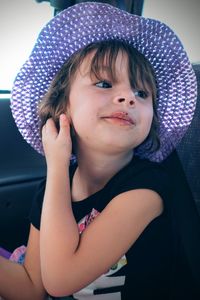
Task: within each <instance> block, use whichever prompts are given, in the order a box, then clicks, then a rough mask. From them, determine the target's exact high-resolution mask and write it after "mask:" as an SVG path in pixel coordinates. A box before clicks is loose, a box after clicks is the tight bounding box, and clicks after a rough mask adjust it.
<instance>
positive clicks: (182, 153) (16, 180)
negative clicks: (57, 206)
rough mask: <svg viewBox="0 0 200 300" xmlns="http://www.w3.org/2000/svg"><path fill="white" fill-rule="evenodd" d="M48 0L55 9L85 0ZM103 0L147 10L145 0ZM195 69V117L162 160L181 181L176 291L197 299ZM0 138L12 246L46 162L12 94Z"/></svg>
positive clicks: (176, 208)
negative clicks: (27, 136)
mask: <svg viewBox="0 0 200 300" xmlns="http://www.w3.org/2000/svg"><path fill="white" fill-rule="evenodd" d="M37 2H42V1H39V0H37ZM48 2H50V5H51V6H52V7H53V8H54V15H55V14H57V13H58V12H60V11H61V10H63V9H64V8H66V7H67V6H70V5H73V4H75V3H79V2H84V1H72V0H71V1H53V0H50V1H48ZM101 2H108V3H110V4H112V5H115V6H118V7H120V8H122V9H124V10H127V11H129V12H131V13H134V14H138V15H141V14H142V7H143V1H101ZM193 69H194V71H195V74H196V77H197V82H198V99H197V106H196V110H195V114H194V118H193V121H192V123H191V125H190V127H189V129H188V131H187V133H186V135H185V136H184V138H183V139H182V141H181V142H180V144H179V145H178V148H177V149H176V150H175V151H174V152H173V153H172V154H171V155H170V156H169V157H168V158H167V159H166V160H165V161H164V162H163V164H164V166H165V167H166V168H167V169H168V170H169V171H170V172H171V174H172V177H173V180H174V182H175V183H176V191H175V194H174V199H172V202H173V214H174V220H175V221H174V222H175V224H174V226H175V227H176V228H177V232H178V236H179V247H180V253H179V256H178V257H177V261H178V264H179V265H180V266H181V267H182V266H184V271H183V272H182V275H181V276H180V273H179V274H178V276H179V280H178V283H177V293H179V295H180V290H182V293H183V294H184V293H187V292H188V295H189V296H188V297H189V298H188V300H189V299H197V298H195V295H196V294H195V293H199V294H198V295H200V287H199V286H200V175H199V174H200V172H199V170H200V153H199V149H200V135H199V128H200V64H193ZM0 141H1V142H0V143H1V146H0V232H1V233H0V247H2V248H4V249H6V250H8V251H9V252H12V251H13V250H14V249H16V248H17V247H18V246H20V245H26V243H27V238H28V233H29V226H30V224H29V212H30V209H31V204H32V201H33V198H34V193H35V191H36V189H37V186H38V184H39V182H40V180H41V179H42V177H43V176H45V172H46V163H45V158H44V157H43V156H42V155H40V154H38V153H37V152H36V151H35V150H34V149H32V148H31V146H30V145H28V144H27V143H26V142H25V141H24V140H23V138H22V136H21V134H20V133H19V132H18V129H17V127H16V125H15V122H14V119H13V117H12V114H11V109H10V95H8V96H7V97H4V98H3V99H0ZM183 285H184V288H183ZM191 291H192V292H191ZM192 293H194V297H193V298H192V296H191V295H193V294H192ZM172 299H173V297H172ZM174 299H176V297H175V296H174ZM180 299H181V298H180ZM199 299H200V298H199Z"/></svg>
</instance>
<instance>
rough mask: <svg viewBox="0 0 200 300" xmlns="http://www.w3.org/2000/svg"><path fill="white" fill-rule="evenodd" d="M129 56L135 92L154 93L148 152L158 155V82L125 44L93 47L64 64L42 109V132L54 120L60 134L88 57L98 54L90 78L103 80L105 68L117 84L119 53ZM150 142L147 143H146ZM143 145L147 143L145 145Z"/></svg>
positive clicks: (105, 43)
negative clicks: (72, 91) (73, 87)
mask: <svg viewBox="0 0 200 300" xmlns="http://www.w3.org/2000/svg"><path fill="white" fill-rule="evenodd" d="M120 51H122V53H126V54H127V57H128V75H129V80H130V84H131V86H132V88H133V89H138V88H139V89H143V90H144V91H146V92H147V93H148V92H151V93H152V98H153V121H152V125H151V129H150V132H149V135H148V137H147V138H146V140H147V139H148V145H149V146H148V150H149V151H152V152H153V151H155V150H157V149H158V148H159V145H160V141H159V138H158V135H157V133H156V132H157V127H158V117H157V110H156V94H157V89H156V81H155V75H154V71H153V68H152V66H151V64H150V63H149V61H148V60H147V59H146V58H145V57H144V55H143V54H141V53H140V52H138V51H137V50H136V49H134V48H133V47H132V46H131V45H129V44H128V43H126V42H125V41H121V40H108V41H103V42H97V43H92V44H89V45H88V46H86V47H84V48H83V49H80V50H79V51H77V52H76V53H74V54H73V55H72V56H70V58H69V59H68V60H67V61H66V62H65V63H64V64H63V66H62V67H61V69H60V70H59V71H58V73H57V74H56V76H55V78H54V79H53V81H52V83H51V85H50V88H49V90H48V92H47V93H46V94H45V96H44V98H43V99H42V101H41V102H40V105H39V117H40V121H41V122H40V124H41V126H40V130H41V129H42V127H43V125H44V124H45V123H46V121H47V119H48V118H52V119H53V120H54V122H55V124H56V126H57V128H58V130H59V116H60V114H61V113H64V112H66V108H67V103H68V99H69V94H70V86H71V84H72V82H73V80H74V79H75V75H76V72H77V70H78V69H79V68H80V66H81V64H82V62H83V60H84V59H85V57H86V56H87V55H88V54H89V53H91V52H94V56H93V58H92V60H91V66H90V75H91V76H93V75H94V76H95V77H96V78H97V79H100V80H101V79H102V78H101V71H102V65H106V67H108V68H107V70H108V72H109V74H108V77H109V78H110V79H111V80H113V81H114V82H115V81H116V80H117V74H116V68H115V62H116V58H117V55H118V53H119V52H120ZM146 140H145V141H144V142H146ZM144 142H143V143H144Z"/></svg>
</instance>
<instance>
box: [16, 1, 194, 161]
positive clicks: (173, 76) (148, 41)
mask: <svg viewBox="0 0 200 300" xmlns="http://www.w3.org/2000/svg"><path fill="white" fill-rule="evenodd" d="M112 39H119V40H123V41H126V42H127V43H129V44H130V45H132V46H133V47H134V48H136V49H137V50H138V51H139V52H141V53H142V54H143V55H144V56H145V57H146V58H147V59H148V60H149V62H150V63H151V65H152V66H153V68H154V71H155V76H156V81H157V89H158V96H157V110H158V117H159V123H160V124H159V129H158V135H159V137H160V142H161V145H160V148H159V150H157V151H155V152H152V153H151V152H149V151H148V150H147V149H148V145H147V144H148V142H147V143H146V144H145V143H144V145H141V146H139V147H138V148H137V149H136V155H139V156H140V157H142V158H147V159H149V160H151V161H157V162H160V161H162V160H164V159H165V158H166V157H167V156H168V155H169V154H170V153H171V152H172V150H173V149H174V148H175V147H176V146H177V144H178V143H179V142H180V140H181V138H182V137H183V135H184V134H185V132H186V130H187V128H188V127H189V125H190V123H191V121H192V117H193V114H194V110H195V105H196V98H197V84H196V77H195V74H194V71H193V69H192V66H191V64H190V61H189V59H188V56H187V54H186V52H185V50H184V48H183V46H182V44H181V42H180V40H179V39H178V37H177V36H176V35H175V33H174V32H173V31H172V30H171V29H170V28H169V27H168V26H167V25H165V24H163V23H162V22H160V21H157V20H153V19H149V18H144V17H141V16H136V15H133V14H130V13H128V12H126V11H123V10H120V9H118V8H116V7H114V6H112V5H109V4H105V3H97V2H83V3H79V4H76V5H74V6H71V7H69V8H67V9H66V10H64V11H62V12H61V13H59V14H58V15H57V16H55V17H54V18H53V19H52V20H51V21H50V22H49V23H47V25H46V26H45V27H44V28H43V29H42V31H41V32H40V34H39V37H38V39H37V41H36V44H35V46H34V48H33V50H32V53H31V54H30V56H29V58H28V60H27V61H26V62H25V64H24V65H23V66H22V68H21V70H20V71H19V73H18V75H17V76H16V79H15V82H14V86H13V89H12V95H11V110H12V114H13V117H14V119H15V122H16V125H17V127H18V129H19V131H20V132H21V134H22V136H23V137H24V139H25V140H26V141H27V142H28V143H29V144H30V145H31V146H32V147H33V148H34V149H35V150H36V151H38V152H39V153H41V154H44V153H43V147H42V141H41V137H40V131H39V127H40V120H39V116H38V113H37V110H38V104H39V102H40V101H41V99H42V98H43V96H44V95H45V93H46V92H47V90H48V88H49V86H50V83H51V81H52V79H53V78H54V76H55V74H56V73H57V72H58V70H59V69H60V68H61V67H62V65H63V64H64V62H65V61H66V60H67V59H68V58H69V57H70V56H71V55H72V54H73V53H75V52H76V51H78V50H79V49H81V48H83V47H84V46H86V45H88V44H90V43H92V42H99V41H104V40H112Z"/></svg>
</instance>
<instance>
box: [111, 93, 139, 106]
mask: <svg viewBox="0 0 200 300" xmlns="http://www.w3.org/2000/svg"><path fill="white" fill-rule="evenodd" d="M114 102H115V103H116V104H125V105H127V106H130V107H133V106H134V105H135V98H134V95H133V94H132V95H131V96H116V97H115V101H114Z"/></svg>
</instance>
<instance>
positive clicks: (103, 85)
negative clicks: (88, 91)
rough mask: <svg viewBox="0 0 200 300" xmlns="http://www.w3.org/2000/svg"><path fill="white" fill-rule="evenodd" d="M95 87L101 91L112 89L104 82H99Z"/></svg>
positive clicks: (109, 84)
mask: <svg viewBox="0 0 200 300" xmlns="http://www.w3.org/2000/svg"><path fill="white" fill-rule="evenodd" d="M95 85H96V86H97V87H99V88H102V89H110V88H111V87H112V84H111V83H110V82H108V81H105V80H102V81H99V82H97V83H95Z"/></svg>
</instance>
